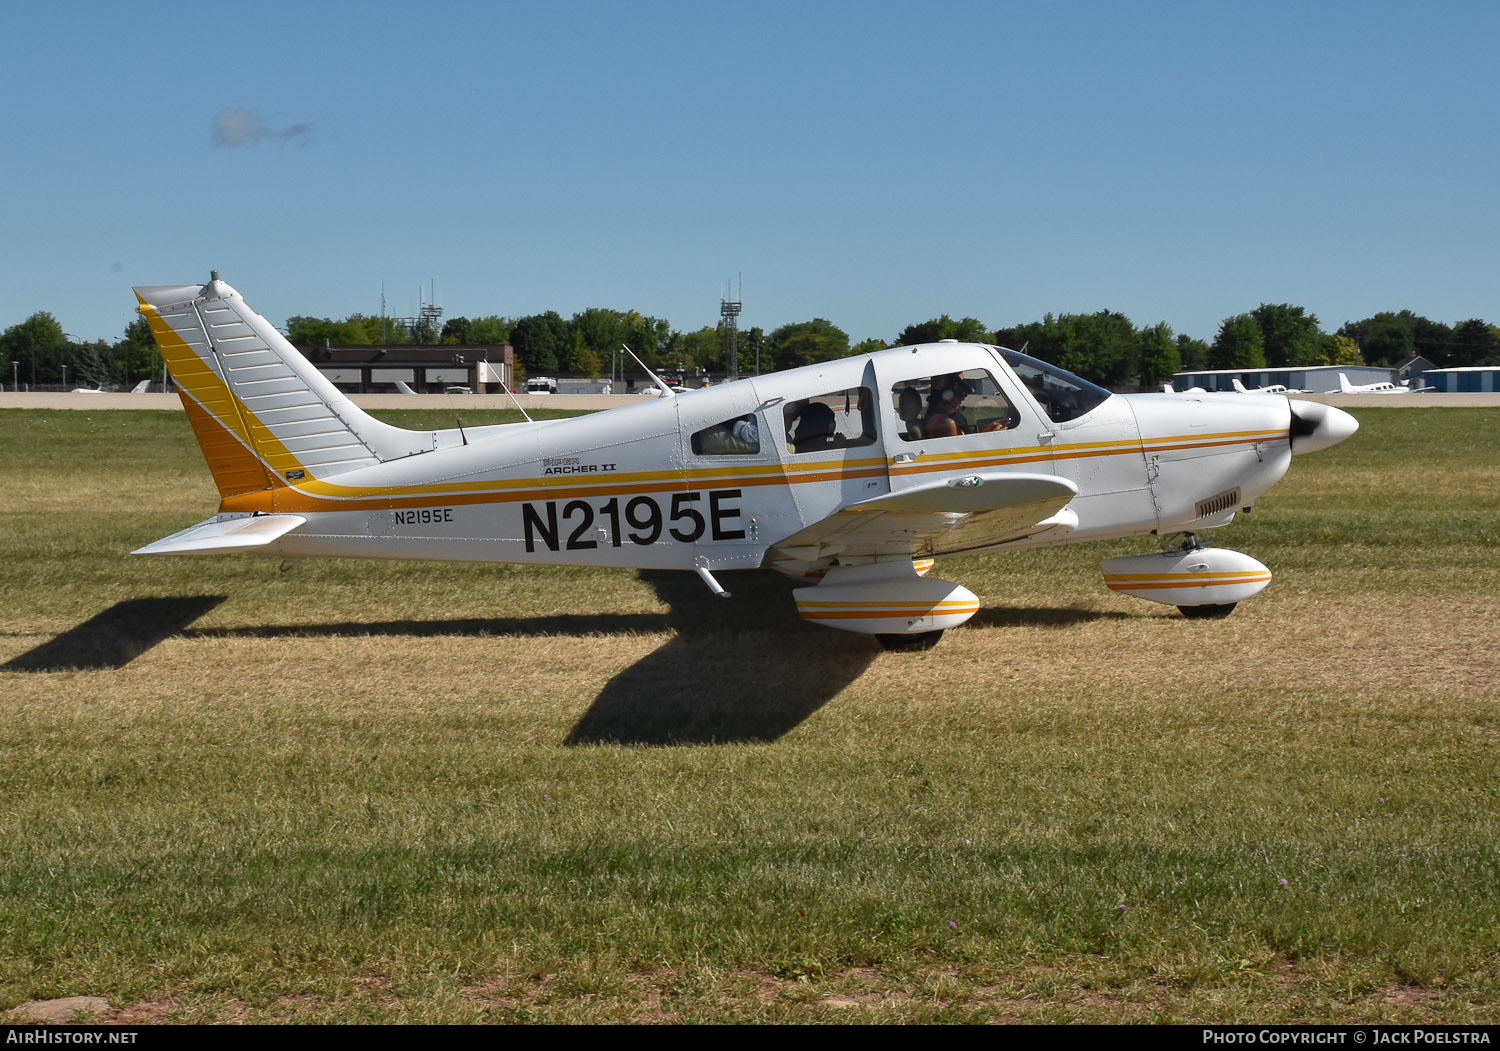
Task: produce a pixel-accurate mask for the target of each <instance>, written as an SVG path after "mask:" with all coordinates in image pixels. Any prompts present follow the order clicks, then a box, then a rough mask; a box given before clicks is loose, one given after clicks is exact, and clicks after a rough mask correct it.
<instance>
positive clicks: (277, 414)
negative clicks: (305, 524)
mask: <svg viewBox="0 0 1500 1051" xmlns="http://www.w3.org/2000/svg"><path fill="white" fill-rule="evenodd" d="M135 294H136V298H137V299H139V300H140V307H139V312H140V313H141V314H142V315H144V316H145V318H146V320H147V321H148V322H149V323H150V325H151V334H152V335H153V336H154V337H155V338H156V345H157V346H158V347H159V348H160V349H161V354H162V358H163V360H165V361H166V363H167V369H168V371H170V372H171V374H172V380H173V382H175V383H176V385H177V390H178V394H179V395H181V397H182V403H183V405H184V407H185V408H186V409H187V412H188V418H189V419H190V420H191V422H192V425H193V431H194V433H195V434H196V435H197V437H198V441H199V443H200V444H201V445H202V447H203V455H204V458H205V459H207V460H208V466H209V469H210V470H211V471H212V472H213V476H214V482H215V483H216V484H217V485H218V487H219V493H220V495H221V496H223V497H225V498H228V497H230V496H235V495H239V494H242V493H248V492H254V491H257V490H261V489H268V488H276V487H279V486H286V485H288V484H293V485H296V484H299V483H301V482H302V481H303V480H304V479H305V480H315V479H326V478H331V477H333V476H335V475H339V474H343V473H345V472H348V471H353V470H357V469H359V468H361V467H368V466H370V465H372V464H375V463H379V462H381V461H384V460H390V459H394V458H396V457H400V456H407V455H410V454H411V453H414V452H423V451H426V450H429V449H431V448H433V435H432V434H431V432H421V431H407V430H402V429H401V428H399V427H392V426H390V425H389V424H385V423H381V422H380V421H379V420H376V419H375V418H373V417H371V416H369V415H368V414H366V413H365V412H364V411H363V410H361V409H359V408H358V407H356V406H355V404H354V403H353V402H352V401H350V400H349V399H348V398H346V397H345V396H344V395H343V394H342V393H341V392H340V391H339V390H338V388H336V387H335V386H334V385H333V384H332V383H330V382H329V381H328V380H327V379H325V378H324V377H323V376H322V375H321V374H320V373H319V372H318V370H317V369H316V368H315V367H314V366H313V365H312V363H311V362H309V361H307V359H305V358H304V357H303V356H302V355H301V354H300V353H298V351H297V349H296V348H295V347H293V346H292V345H291V344H290V343H289V342H287V340H286V337H285V336H283V335H282V334H281V333H280V332H278V331H277V330H276V328H275V327H274V326H273V325H271V323H270V322H268V321H267V320H266V319H265V318H263V317H261V316H260V315H259V314H257V313H256V312H255V311H254V310H252V309H250V306H249V304H247V303H246V302H245V300H244V299H243V297H241V296H240V294H239V293H238V292H236V291H235V290H234V289H233V288H231V287H229V285H227V284H225V283H224V282H223V281H220V280H219V275H218V272H217V271H215V272H214V274H213V277H212V278H211V279H210V280H209V282H208V284H206V285H152V286H142V287H138V288H136V289H135Z"/></svg>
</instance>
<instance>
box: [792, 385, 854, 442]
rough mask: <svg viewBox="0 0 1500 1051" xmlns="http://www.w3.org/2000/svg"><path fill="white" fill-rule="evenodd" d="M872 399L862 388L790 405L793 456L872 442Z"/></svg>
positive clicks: (820, 396)
mask: <svg viewBox="0 0 1500 1051" xmlns="http://www.w3.org/2000/svg"><path fill="white" fill-rule="evenodd" d="M873 409H874V398H872V397H871V396H870V392H869V391H868V390H866V389H865V388H864V387H850V388H849V389H848V390H840V391H834V392H833V393H831V394H820V395H818V396H817V397H816V398H803V399H800V400H798V401H789V402H787V404H786V408H785V410H784V414H785V419H786V441H787V446H788V447H789V448H790V449H791V450H792V452H794V453H809V452H826V451H828V450H830V449H848V448H852V447H854V446H857V445H871V444H873V443H874V441H875V413H874V412H873V411H872V410H873Z"/></svg>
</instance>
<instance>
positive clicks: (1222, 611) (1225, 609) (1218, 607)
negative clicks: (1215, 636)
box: [1177, 602, 1239, 620]
mask: <svg viewBox="0 0 1500 1051" xmlns="http://www.w3.org/2000/svg"><path fill="white" fill-rule="evenodd" d="M1237 605H1239V603H1237V602H1220V603H1210V604H1209V605H1206V606H1178V607H1177V608H1178V609H1180V610H1182V615H1183V616H1184V617H1186V618H1187V619H1188V620H1223V619H1224V618H1225V617H1227V616H1229V614H1231V613H1233V612H1234V607H1235V606H1237Z"/></svg>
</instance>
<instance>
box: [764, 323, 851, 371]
mask: <svg viewBox="0 0 1500 1051" xmlns="http://www.w3.org/2000/svg"><path fill="white" fill-rule="evenodd" d="M766 351H767V353H769V355H770V357H771V361H772V362H773V364H774V367H775V368H777V369H794V368H797V367H798V366H799V365H811V364H814V363H815V362H819V361H832V360H833V359H834V358H842V357H844V356H845V355H846V354H848V353H849V334H848V333H847V332H845V331H844V330H843V329H841V328H839V327H838V326H837V325H835V324H834V323H833V322H831V321H829V320H827V319H825V318H820V317H819V318H813V319H812V320H811V321H798V322H795V323H793V324H790V325H782V326H781V327H780V328H778V329H777V330H776V331H774V332H772V333H771V334H770V336H768V337H766ZM762 362H763V363H764V359H762Z"/></svg>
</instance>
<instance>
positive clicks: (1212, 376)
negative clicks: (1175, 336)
mask: <svg viewBox="0 0 1500 1051" xmlns="http://www.w3.org/2000/svg"><path fill="white" fill-rule="evenodd" d="M1340 372H1342V373H1343V374H1344V375H1345V376H1348V377H1349V382H1350V383H1352V384H1354V385H1355V386H1359V385H1361V384H1365V383H1390V382H1392V372H1391V370H1390V369H1388V368H1385V367H1383V366H1377V365H1299V366H1295V367H1291V368H1281V369H1199V370H1197V371H1194V372H1179V373H1177V374H1175V375H1174V376H1173V377H1172V389H1173V390H1178V391H1185V390H1190V389H1192V388H1193V387H1200V388H1202V389H1203V390H1222V391H1233V390H1234V381H1235V380H1239V381H1240V382H1241V383H1242V384H1244V385H1245V386H1246V387H1248V388H1250V389H1251V390H1254V389H1255V388H1257V387H1270V386H1275V385H1277V384H1279V385H1281V386H1283V387H1286V388H1287V389H1289V390H1305V391H1311V392H1313V393H1314V394H1324V393H1329V392H1335V393H1336V392H1337V391H1338V389H1339V373H1340Z"/></svg>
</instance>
